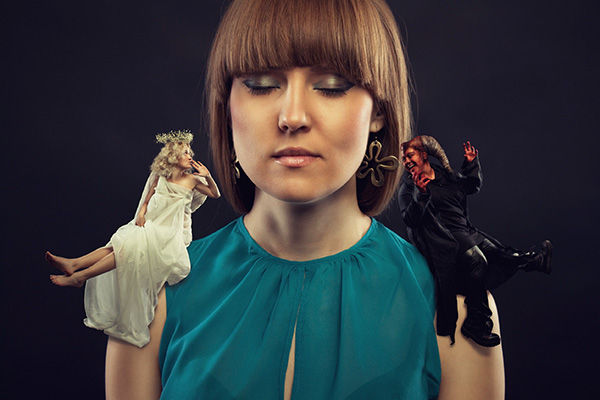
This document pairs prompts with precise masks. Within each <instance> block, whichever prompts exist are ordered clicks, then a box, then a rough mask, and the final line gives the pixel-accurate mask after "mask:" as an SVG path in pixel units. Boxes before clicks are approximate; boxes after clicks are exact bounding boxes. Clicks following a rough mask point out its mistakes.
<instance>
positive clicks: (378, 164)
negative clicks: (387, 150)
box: [356, 135, 400, 187]
mask: <svg viewBox="0 0 600 400" xmlns="http://www.w3.org/2000/svg"><path fill="white" fill-rule="evenodd" d="M382 147H383V145H382V144H381V142H380V141H379V140H377V135H375V138H373V140H372V141H371V143H369V147H368V148H367V153H366V154H365V158H364V159H363V161H362V163H361V164H360V167H358V171H356V176H357V177H358V178H359V179H363V178H365V177H366V176H367V175H369V173H370V174H371V184H373V186H375V187H381V186H382V185H383V183H384V181H385V177H384V175H383V171H394V170H396V169H398V166H399V165H400V162H399V161H398V158H397V157H395V156H387V157H383V158H379V157H380V156H381V149H382Z"/></svg>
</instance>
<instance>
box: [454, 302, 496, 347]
mask: <svg viewBox="0 0 600 400" xmlns="http://www.w3.org/2000/svg"><path fill="white" fill-rule="evenodd" d="M491 315H492V312H491V311H490V310H489V308H487V307H485V308H484V306H483V305H481V307H467V318H466V319H465V322H463V325H462V327H461V328H460V331H461V332H462V334H463V335H465V337H467V338H468V339H471V340H473V341H474V342H475V343H477V344H478V345H480V346H484V347H494V346H498V345H499V344H500V336H498V335H497V334H495V333H493V332H492V328H493V327H494V323H493V322H492V319H491V318H490V317H491Z"/></svg>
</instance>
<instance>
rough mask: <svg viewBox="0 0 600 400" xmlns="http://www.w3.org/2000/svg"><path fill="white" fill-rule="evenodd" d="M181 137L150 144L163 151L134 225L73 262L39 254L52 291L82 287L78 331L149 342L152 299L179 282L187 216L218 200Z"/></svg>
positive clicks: (174, 134)
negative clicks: (84, 327) (53, 272)
mask: <svg viewBox="0 0 600 400" xmlns="http://www.w3.org/2000/svg"><path fill="white" fill-rule="evenodd" d="M192 140H193V135H192V133H191V132H189V131H171V132H169V133H163V134H159V135H157V136H156V141H157V142H158V143H162V144H164V146H163V148H162V149H161V151H160V153H159V154H158V155H157V156H156V158H155V159H154V161H153V163H152V165H151V167H150V171H151V173H150V177H149V178H148V180H147V182H146V186H145V188H144V192H143V194H142V197H141V199H140V202H139V205H138V208H137V211H136V214H135V217H134V219H133V220H132V221H130V222H129V223H128V224H126V225H123V226H122V227H120V228H119V229H118V230H117V231H116V232H115V233H114V234H113V236H112V237H111V239H110V241H109V242H108V244H106V245H105V246H103V247H101V248H99V249H97V250H94V251H92V252H91V253H88V254H86V255H84V256H81V257H77V258H64V257H58V256H56V255H54V254H52V253H50V252H46V261H48V262H49V263H50V264H51V265H52V266H54V267H56V268H58V269H59V270H61V271H62V272H64V275H51V276H50V279H51V280H52V282H53V283H54V284H55V285H58V286H74V287H81V286H83V284H84V283H86V286H85V297H84V305H85V311H86V315H87V318H86V319H85V320H84V323H85V325H87V326H89V327H91V328H95V329H99V330H103V331H104V332H105V333H106V334H107V335H111V336H114V337H117V338H119V339H122V340H124V341H126V342H129V343H132V344H134V345H136V346H138V347H143V346H144V345H145V344H147V343H148V341H149V339H150V332H149V330H148V326H149V325H150V323H151V322H152V320H153V319H154V309H155V306H156V304H157V298H158V293H159V291H160V290H161V288H162V287H163V286H164V284H165V282H167V283H168V284H169V285H174V284H175V283H177V282H179V281H180V280H182V279H183V278H185V277H186V276H187V274H188V273H189V271H190V261H189V257H188V253H187V246H188V245H189V244H190V242H191V241H192V219H191V214H192V213H193V212H194V211H196V210H197V209H198V208H199V207H200V206H201V205H202V204H203V203H204V201H205V200H206V198H207V197H211V198H215V199H216V198H218V197H220V195H221V194H220V192H219V188H218V187H217V184H216V183H215V181H214V180H213V178H212V177H211V174H210V172H209V170H208V169H207V168H206V167H205V166H204V165H203V164H202V163H200V162H198V161H195V160H193V159H192V156H193V154H194V153H193V151H192V149H191V147H190V143H191V142H192Z"/></svg>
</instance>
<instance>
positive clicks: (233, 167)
mask: <svg viewBox="0 0 600 400" xmlns="http://www.w3.org/2000/svg"><path fill="white" fill-rule="evenodd" d="M238 165H240V161H239V160H238V158H237V155H236V154H235V149H233V150H232V151H231V171H232V172H233V178H234V182H237V180H238V179H240V176H241V175H240V169H239V167H238Z"/></svg>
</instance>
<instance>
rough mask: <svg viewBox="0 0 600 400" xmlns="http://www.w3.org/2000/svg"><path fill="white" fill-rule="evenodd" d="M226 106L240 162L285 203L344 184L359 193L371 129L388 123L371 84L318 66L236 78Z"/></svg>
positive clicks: (262, 187)
mask: <svg viewBox="0 0 600 400" xmlns="http://www.w3.org/2000/svg"><path fill="white" fill-rule="evenodd" d="M229 104H230V111H231V128H232V132H233V142H234V146H235V151H236V154H237V157H238V159H239V161H240V164H241V166H242V168H243V169H244V171H245V172H246V174H247V175H248V177H249V178H250V179H251V180H252V182H253V183H254V184H255V185H256V187H257V189H258V190H259V191H261V192H264V193H265V194H267V195H269V196H272V197H274V198H277V199H279V200H282V201H286V202H293V203H300V204H302V203H311V202H314V201H319V200H322V199H324V198H327V197H328V196H330V195H331V194H333V193H335V192H337V191H338V190H339V189H340V188H342V187H345V186H346V185H351V186H352V187H353V188H354V189H353V190H354V192H353V193H354V195H355V193H356V192H355V190H356V189H355V177H354V176H355V173H356V170H357V169H358V167H359V165H360V163H361V161H362V159H363V157H364V155H365V150H366V147H367V141H368V136H369V131H376V130H379V129H381V127H382V126H383V117H381V116H376V115H375V113H374V110H373V99H372V97H371V95H370V94H369V92H368V91H367V90H365V89H363V88H361V87H358V86H355V85H354V84H353V83H352V82H350V81H349V80H347V79H345V78H344V77H342V76H340V75H338V74H336V73H335V72H333V71H331V70H328V69H323V68H318V67H302V68H291V69H287V70H272V71H267V72H259V73H255V74H249V75H246V76H242V77H238V78H235V79H234V81H233V85H232V88H231V97H230V103H229Z"/></svg>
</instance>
